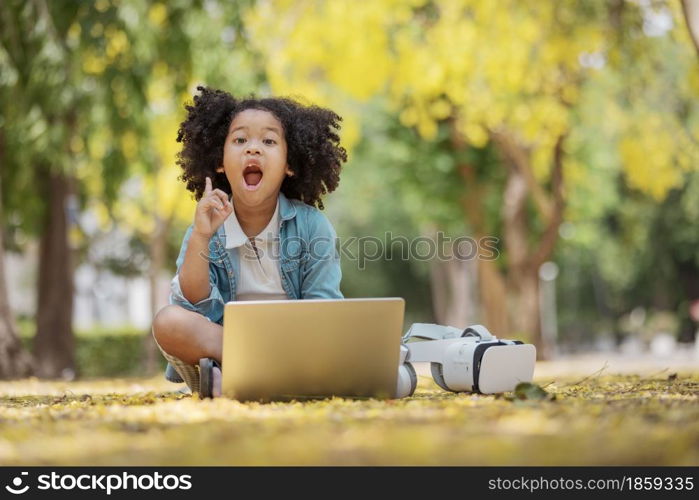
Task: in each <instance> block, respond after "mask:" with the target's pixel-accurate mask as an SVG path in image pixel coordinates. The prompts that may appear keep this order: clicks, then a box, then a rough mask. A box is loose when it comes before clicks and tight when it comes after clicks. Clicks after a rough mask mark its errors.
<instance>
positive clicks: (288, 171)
mask: <svg viewBox="0 0 699 500" xmlns="http://www.w3.org/2000/svg"><path fill="white" fill-rule="evenodd" d="M286 175H287V176H288V177H293V176H294V172H293V171H292V170H291V169H290V168H289V165H287V166H286Z"/></svg>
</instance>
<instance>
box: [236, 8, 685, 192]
mask: <svg viewBox="0 0 699 500" xmlns="http://www.w3.org/2000/svg"><path fill="white" fill-rule="evenodd" d="M420 5H424V2H413V1H409V0H404V1H401V0H376V1H372V2H354V1H350V0H336V1H333V2H323V1H320V0H317V1H315V2H309V1H307V0H284V1H282V2H272V1H260V2H257V3H256V5H255V6H254V7H253V8H251V10H250V11H248V12H247V13H246V14H245V19H246V26H247V28H248V29H249V31H250V34H251V39H252V41H253V44H254V45H256V48H257V49H258V50H259V51H260V52H261V53H262V54H264V55H265V56H266V61H267V67H266V69H267V74H268V77H269V81H270V83H271V88H272V91H273V92H274V93H278V94H287V93H290V92H293V93H295V94H301V95H303V96H305V97H307V98H308V99H309V100H310V101H312V102H315V103H317V104H320V105H324V106H328V107H330V108H333V109H335V110H336V111H338V112H339V113H340V114H341V115H342V116H343V117H344V119H345V126H346V128H345V131H344V134H343V140H344V139H345V138H346V137H347V136H351V137H352V140H351V141H346V142H348V144H346V146H348V147H349V148H351V146H352V145H353V144H354V142H355V137H357V138H358V134H359V128H358V126H357V128H356V130H355V129H354V128H353V127H354V123H357V124H358V123H359V118H360V116H361V113H362V108H361V106H358V105H357V103H361V102H363V101H365V100H366V99H368V98H370V97H371V96H373V95H380V96H384V97H385V98H386V102H388V103H389V105H390V106H391V107H392V109H393V110H394V111H395V112H396V113H397V114H398V116H399V118H400V121H401V123H402V124H404V125H405V126H409V127H415V128H416V129H417V131H418V132H419V133H420V135H421V136H422V137H423V138H425V139H431V138H434V137H435V135H436V132H437V125H438V123H439V122H440V121H442V120H445V119H447V118H449V117H453V118H456V120H455V122H456V123H457V130H458V131H459V132H460V133H462V134H463V137H464V138H465V139H466V140H467V141H468V142H469V143H471V144H472V145H474V146H484V145H485V144H486V143H487V142H488V140H489V132H490V131H491V130H496V129H505V130H508V131H509V132H510V133H511V134H512V135H513V137H515V138H516V140H517V141H519V142H520V143H521V144H522V145H523V146H524V147H526V148H527V150H528V151H530V158H531V161H532V167H533V170H534V175H535V177H536V179H538V180H539V181H540V182H546V181H547V180H548V178H549V175H550V171H551V165H552V156H553V150H554V147H555V145H556V143H557V140H558V138H559V137H560V136H561V135H563V134H567V133H568V132H569V129H570V126H571V109H574V107H575V106H576V105H577V104H578V103H579V102H580V99H581V95H580V92H581V82H583V81H585V79H588V78H589V79H592V78H595V77H597V76H598V75H599V74H602V73H603V72H604V71H606V66H605V65H604V64H602V65H601V66H600V65H594V66H596V67H590V66H591V65H590V64H583V61H584V60H585V59H586V58H590V57H592V56H593V55H596V56H599V57H602V54H605V53H606V51H607V49H608V42H607V37H608V36H609V33H607V32H605V25H604V23H600V22H580V23H578V22H575V16H577V15H578V13H577V12H576V11H578V10H579V6H577V5H575V4H574V2H572V1H571V0H565V1H561V2H522V1H520V0H502V1H499V2H487V1H485V2H484V1H482V0H435V1H434V2H431V7H430V9H429V10H430V11H436V12H437V15H436V16H429V15H426V14H424V13H419V14H418V13H416V11H415V7H416V6H420ZM670 8H671V10H672V13H673V16H675V21H676V22H675V26H677V27H678V28H676V29H674V30H673V36H677V37H679V38H683V39H686V42H687V44H686V47H687V50H688V51H690V50H691V44H690V40H689V37H688V35H687V33H686V28H685V27H684V22H683V20H682V12H681V8H680V7H679V6H678V5H677V3H675V4H672V6H671V7H670ZM692 60H693V59H692ZM678 85H680V86H681V87H682V88H683V89H684V90H685V91H686V93H688V94H689V93H691V91H692V89H694V90H695V91H696V92H699V71H697V64H693V65H692V64H690V65H689V67H688V69H687V78H686V79H685V80H684V81H683V82H680V83H678ZM696 92H695V93H696ZM605 112H606V113H607V116H606V117H605V118H606V119H605V120H602V121H601V123H600V127H601V129H603V130H605V131H609V132H610V136H611V134H612V132H613V134H614V137H615V138H616V135H617V132H619V133H620V134H621V136H622V141H621V142H620V143H619V152H620V157H621V158H622V161H623V163H624V171H625V173H626V177H627V179H628V180H629V183H630V185H631V186H633V187H635V188H637V189H640V190H642V191H643V192H646V193H649V194H650V195H651V196H653V197H654V198H656V199H662V198H663V197H664V196H665V194H666V193H667V191H668V190H669V189H672V188H673V187H675V186H677V185H678V184H679V183H681V182H682V174H681V172H682V171H684V170H688V169H692V168H697V166H699V165H697V163H699V162H698V161H697V159H698V158H699V153H698V152H697V149H698V148H697V146H696V144H695V143H693V142H691V141H689V140H688V139H687V136H688V134H694V136H695V137H696V136H697V132H698V131H697V130H693V131H691V130H690V131H682V130H680V128H681V127H679V126H678V125H677V124H676V123H674V122H672V120H673V119H671V118H670V117H669V116H670V115H669V114H668V115H667V116H666V117H665V118H663V119H664V120H670V121H671V122H672V123H665V124H659V123H656V122H654V121H653V120H652V117H651V116H650V115H651V113H647V115H648V116H644V117H642V118H641V119H640V120H639V118H638V117H635V118H632V120H631V121H629V119H628V117H627V112H626V111H625V110H621V109H620V108H619V107H618V106H612V105H610V106H608V108H607V109H606V110H605ZM655 112H656V114H657V110H656V111H655ZM637 121H643V122H644V123H642V124H640V125H636V124H635V123H636V122H637ZM350 124H352V125H350ZM348 125H350V126H349V127H348ZM690 126H691V125H690ZM611 129H615V130H614V131H612V130H611ZM355 134H356V135H355ZM578 168H583V166H582V165H578V166H576V167H574V168H571V172H575V171H576V169H578Z"/></svg>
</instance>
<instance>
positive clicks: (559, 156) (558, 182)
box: [531, 134, 566, 269]
mask: <svg viewBox="0 0 699 500" xmlns="http://www.w3.org/2000/svg"><path fill="white" fill-rule="evenodd" d="M565 139H566V135H565V134H564V135H561V136H560V137H559V138H558V140H557V141H556V146H555V147H554V153H553V170H552V171H551V193H552V195H553V207H552V211H551V218H550V219H549V221H548V224H547V226H546V229H545V230H544V234H543V236H542V237H541V241H540V243H539V246H538V248H537V249H536V251H535V252H534V253H533V255H532V257H531V263H532V265H534V266H535V267H536V269H538V268H539V266H540V265H541V264H543V263H544V262H545V261H546V260H547V259H548V258H549V257H550V256H551V253H552V252H553V249H554V247H555V246H556V241H557V240H558V228H559V227H560V225H561V222H563V209H564V208H565V199H564V196H563V155H564V152H563V144H564V142H565Z"/></svg>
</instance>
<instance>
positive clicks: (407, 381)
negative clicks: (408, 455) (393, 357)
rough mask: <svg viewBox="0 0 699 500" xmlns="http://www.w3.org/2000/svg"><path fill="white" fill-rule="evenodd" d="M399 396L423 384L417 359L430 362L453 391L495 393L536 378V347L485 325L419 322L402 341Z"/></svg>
mask: <svg viewBox="0 0 699 500" xmlns="http://www.w3.org/2000/svg"><path fill="white" fill-rule="evenodd" d="M400 351H401V352H400V362H399V368H398V387H397V391H396V397H397V398H402V397H406V396H411V395H412V394H413V392H415V388H416V387H417V373H416V372H415V368H414V367H413V365H412V363H418V362H428V363H430V366H431V369H432V378H433V379H434V381H435V382H436V383H437V385H439V387H441V388H442V389H444V390H445V391H451V392H476V393H480V394H494V393H498V392H507V391H512V390H514V388H515V387H516V386H517V384H519V383H520V382H531V380H532V377H533V375H534V364H535V363H536V348H535V347H534V346H533V345H531V344H524V343H522V342H521V341H519V340H501V339H497V338H496V337H494V336H493V335H492V334H491V333H490V332H489V331H488V329H487V328H486V327H484V326H483V325H472V326H469V327H467V328H466V329H464V330H461V329H459V328H454V327H453V326H441V325H435V324H428V323H413V325H412V326H411V327H410V329H409V330H408V331H407V333H406V334H405V335H404V336H403V343H402V344H401V346H400Z"/></svg>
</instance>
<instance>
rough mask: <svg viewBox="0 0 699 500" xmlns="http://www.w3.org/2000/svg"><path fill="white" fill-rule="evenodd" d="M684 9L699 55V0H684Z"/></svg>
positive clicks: (690, 33) (688, 27)
mask: <svg viewBox="0 0 699 500" xmlns="http://www.w3.org/2000/svg"><path fill="white" fill-rule="evenodd" d="M682 9H683V11H684V20H685V22H686V23H687V29H688V30H689V35H690V37H691V38H692V41H693V42H694V48H695V49H696V51H697V55H699V0H682Z"/></svg>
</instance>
